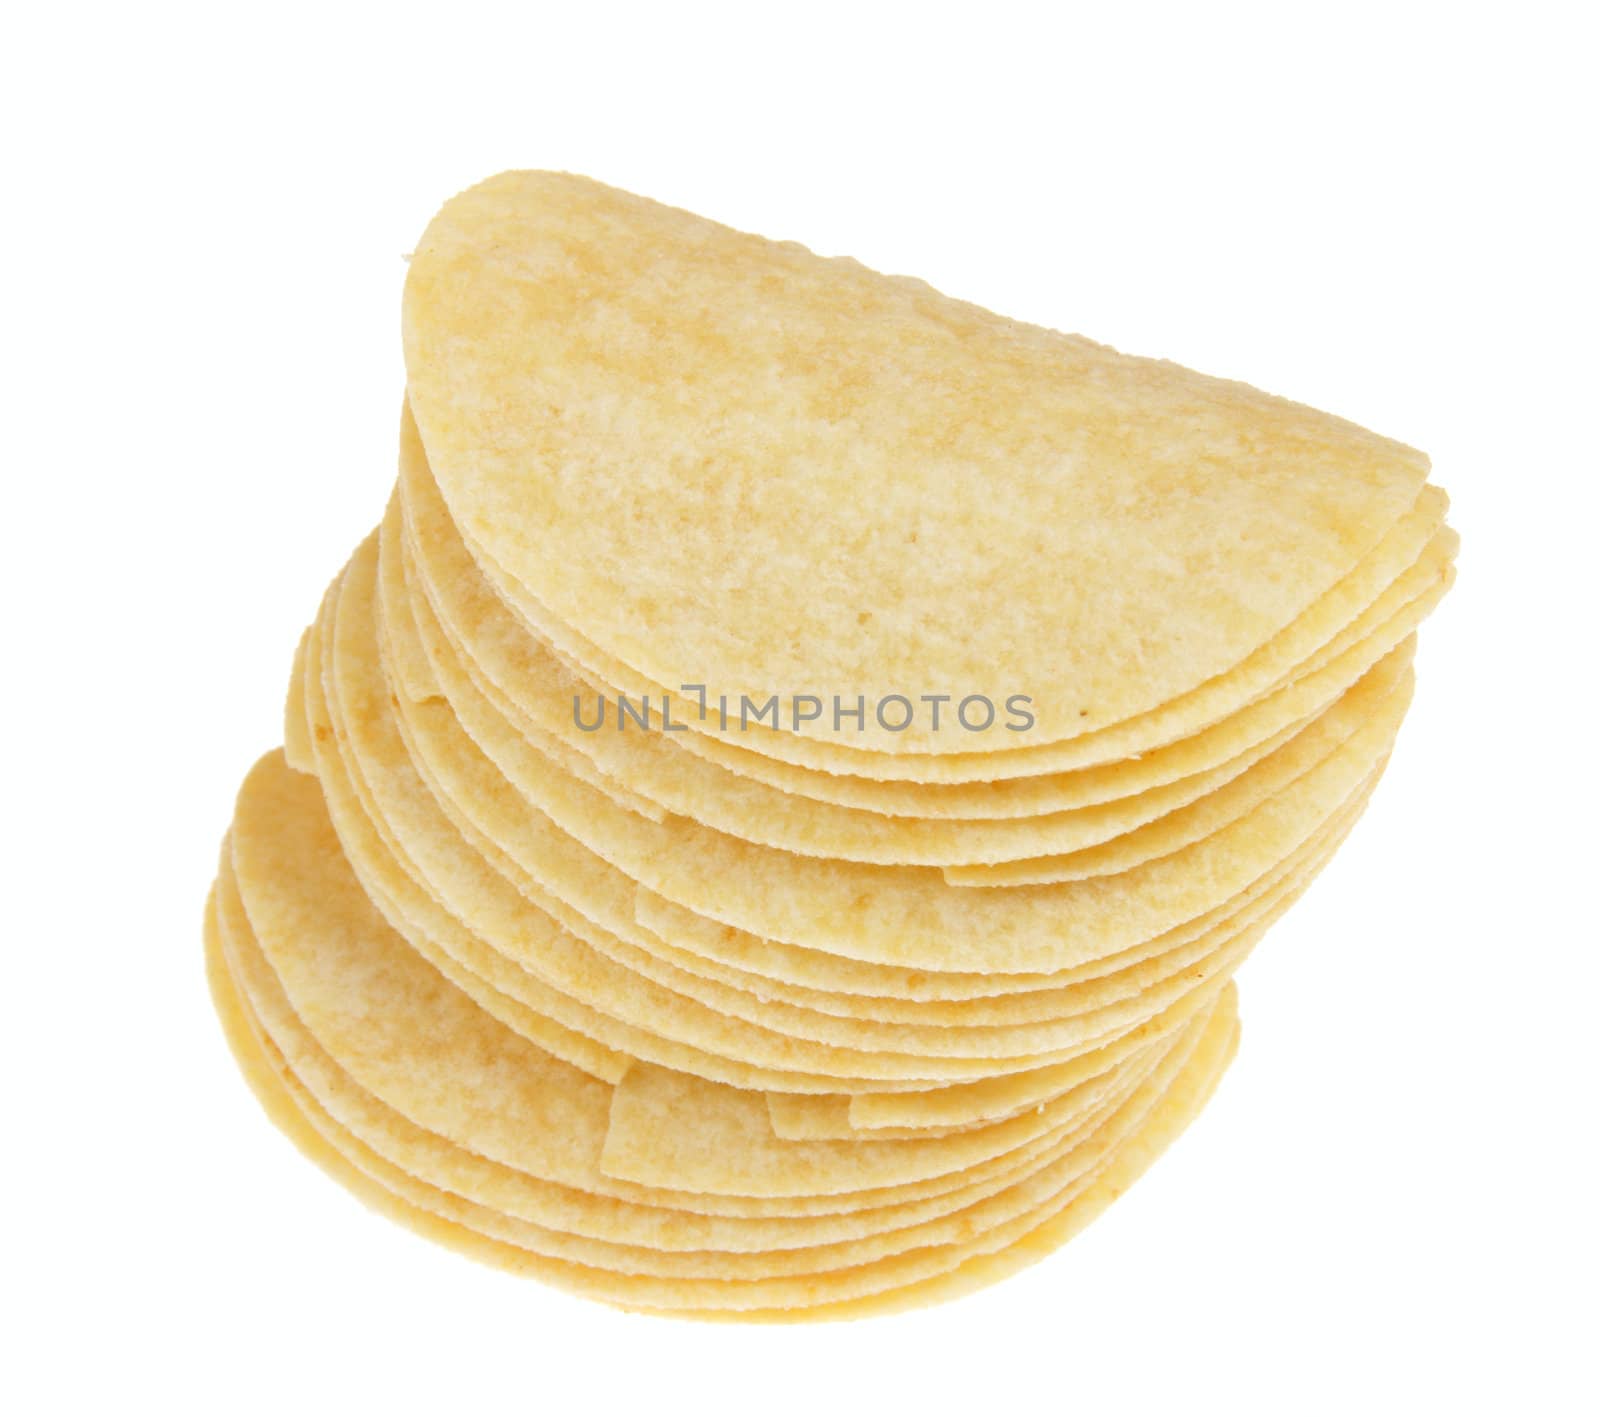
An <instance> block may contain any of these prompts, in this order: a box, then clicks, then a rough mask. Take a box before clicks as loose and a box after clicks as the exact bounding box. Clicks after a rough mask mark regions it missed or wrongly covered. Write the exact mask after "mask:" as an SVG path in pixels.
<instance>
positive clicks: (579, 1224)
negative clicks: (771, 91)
mask: <svg viewBox="0 0 1600 1417" xmlns="http://www.w3.org/2000/svg"><path fill="white" fill-rule="evenodd" d="M405 346H406V360H407V403H406V409H405V413H404V417H403V420H402V429H401V454H400V476H399V481H398V484H397V486H396V489H395V493H394V496H393V499H392V500H391V502H390V505H389V507H388V511H387V513H386V515H385V516H384V519H383V522H382V524H381V526H380V528H379V529H378V530H377V531H376V532H375V533H374V534H373V535H372V537H371V538H369V539H368V540H367V541H366V542H365V543H364V544H363V545H362V546H361V547H360V548H359V549H358V550H357V552H356V553H355V555H354V557H353V558H352V559H351V561H350V562H349V564H348V565H347V566H346V567H345V568H344V570H343V571H342V573H341V574H340V575H339V577H338V579H337V580H336V581H335V582H334V584H333V585H332V587H331V588H330V589H329V591H328V594H327V597H326V599H325V601H324V602H323V605H322V607H321V611H320V613H319V614H318V616H317V618H316V621H315V623H314V624H313V625H312V626H311V628H310V629H309V630H308V632H307V634H306V636H305V639H304V641H303V642H302V645H301V649H300V653H299V656H298V658H297V660H296V664H295V668H294V675H293V682H292V686H291V689H290V694H289V703H288V713H287V719H286V725H285V748H284V750H283V751H281V752H273V753H271V754H269V755H268V756H267V757H265V758H263V759H262V760H261V762H260V763H258V764H257V766H256V767H255V769H254V770H253V771H252V772H251V774H250V776H249V778H248V780H247V781H246V782H245V784H244V787H243V790H242V792H241V794H240V797H239V802H238V808H237V812H236V815H235V817H234V821H233V824H232V828H231V830H230V832H229V835H228V838H227V842H226V845H225V848H224V851H223V857H222V866H221V871H220V874H219V877H218V880H217V883H216V887H215V890H214V892H213V896H212V900H211V904H210V907H209V911H208V940H209V959H210V969H211V977H212V983H213V989H214V993H215V997H216V1000H217V1004H218V1008H219V1011H220V1013H221V1015H222V1018H223V1021H224V1024H225V1025H226V1028H227V1030H228V1035H229V1038H230V1041H231V1042H232V1045H233V1047H234V1049H235V1051H236V1053H237V1055H238V1058H239V1060H240V1063H241V1065H242V1067H243V1069H244V1071H245V1073H246V1074H247V1076H248V1078H249V1080H250V1081H251V1083H252V1085H253V1086H254V1088H255V1089H256V1091H257V1093H258V1094H259V1096H260V1098H261V1101H262V1103H263V1105H264V1106H265V1107H266V1108H267V1110H268V1111H269V1112H270V1113H271V1115H272V1116H273V1118H274V1120H275V1121H276V1122H277V1123H278V1124H279V1125H280V1126H281V1127H282V1128H283V1129H284V1130H285V1131H286V1132H288V1133H289V1134H290V1135H291V1136H292V1137H293V1138H294V1139H295V1141H296V1142H297V1143H298V1144H299V1145H300V1146H301V1147H302V1148H303V1149H304V1150H305V1151H306V1152H307V1153H308V1154H309V1155H311V1156H312V1157H313V1159H315V1160H317V1161H318V1162H319V1163H320V1164H321V1165H323V1166H324V1167H325V1168H326V1169H327V1170H328V1171H329V1172H331V1173H332V1174H333V1175H334V1176H335V1177H336V1178H337V1179H339V1180H340V1181H342V1182H343V1183H344V1184H345V1185H347V1186H348V1187H349V1188H350V1189H351V1190H353V1191H354V1192H356V1193H357V1194H358V1195H359V1196H361V1197H362V1198H363V1199H365V1200H366V1201H368V1202H369V1203H370V1204H372V1205H374V1206H376V1207H377V1208H379V1209H381V1210H384V1211H386V1212H387V1213H389V1214H391V1215H393V1216H395V1217H396V1218H398V1219H400V1220H402V1221H404V1222H405V1223H406V1224H408V1225H410V1226H412V1227H414V1228H416V1229H418V1230H420V1231H422V1232H423V1233H425V1234H428V1235H431V1236H434V1237H435V1238H437V1239H439V1240H441V1241H443V1242H444V1243H446V1244H449V1245H451V1246H454V1247H456V1248H458V1249H460V1250H462V1251H464V1252H466V1253H468V1254H471V1255H475V1256H477V1257H478V1258H481V1259H484V1260H487V1261H489V1262H491V1263H494V1264H498V1265H501V1266H504V1267H506V1268H510V1269H513V1270H516V1271H519V1272H525V1273H528V1274H531V1275H534V1276H536V1277H538V1278H541V1279H545V1280H548V1281H550V1282H551V1283H554V1284H557V1285H560V1286H563V1287H565V1288H569V1289H572V1290H574V1291H576V1292H579V1293H582V1294H586V1295H589V1296H592V1297H595V1298H598V1299H602V1300H605V1301H607V1302H610V1303H613V1304H618V1305H623V1306H626V1307H629V1308H635V1309H642V1310H652V1311H670V1312H677V1313H687V1314H695V1315H700V1316H727V1317H741V1318H768V1319H770V1318H794V1317H835V1316H844V1315H853V1314H858V1313H865V1312H873V1311H877V1310H881V1309H885V1308H892V1307H898V1306H902V1305H906V1304H913V1303H925V1302H930V1301H932V1300H936V1299H942V1298H945V1297H948V1296H950V1295H953V1294H957V1293H960V1292H963V1291H965V1290H967V1289H970V1288H973V1287H975V1286H977V1285H981V1284H984V1283H988V1282H990V1281H992V1280H993V1279H995V1278H997V1277H1000V1276H1003V1275H1005V1274H1006V1273H1008V1272H1010V1271H1012V1270H1014V1269H1016V1268H1018V1267H1020V1266H1022V1265H1024V1264H1027V1263H1029V1262H1031V1261H1033V1260H1035V1259H1037V1258H1038V1257H1040V1256H1041V1255H1042V1254H1044V1253H1046V1252H1047V1251H1049V1250H1050V1249H1051V1248H1053V1247H1054V1246H1056V1245H1058V1244H1059V1243H1060V1242H1061V1241H1063V1240H1064V1239H1065V1238H1067V1237H1068V1236H1070V1235H1071V1234H1072V1233H1074V1232H1075V1231H1076V1230H1077V1229H1078V1228H1080V1227H1081V1226H1082V1225H1084V1224H1085V1223H1086V1222H1087V1221H1088V1220H1090V1219H1092V1218H1093V1217H1094V1216H1095V1215H1096V1214H1098V1213H1099V1211H1100V1210H1102V1209H1103V1208H1104V1207H1105V1206H1106V1205H1107V1204H1108V1203H1109V1202H1110V1201H1111V1200H1113V1199H1114V1198H1115V1197H1116V1196H1118V1195H1119V1194H1120V1193H1121V1192H1122V1191H1123V1190H1125V1189H1126V1188H1127V1187H1128V1185H1129V1184H1130V1183H1131V1182H1132V1181H1133V1180H1134V1179H1135V1178H1137V1177H1138V1176H1139V1175H1140V1174H1141V1173H1142V1172H1143V1171H1144V1169H1145V1168H1146V1167H1147V1166H1148V1165H1149V1164H1150V1162H1151V1161H1152V1160H1153V1159H1154V1157H1155V1156H1157V1155H1158V1154H1159V1153H1160V1151H1161V1150H1162V1148H1163V1147H1165V1146H1166V1145H1167V1144H1168V1143H1169V1142H1170V1141H1171V1140H1172V1139H1173V1137H1175V1136H1176V1135H1177V1134H1178V1133H1179V1132H1180V1131H1181V1130H1182V1129H1183V1128H1184V1126H1185V1125H1186V1124H1187V1123H1188V1122H1189V1121H1190V1120H1191V1119H1192V1118H1193V1117H1194V1116H1195V1114H1196V1113H1197V1111H1198V1110H1199V1109H1200V1108H1201V1106H1202V1105H1203V1104H1204V1102H1205V1101H1206V1099H1207V1097H1208V1096H1209V1095H1210V1093H1211V1091H1212V1089H1213V1088H1214V1087H1215V1085H1216V1083H1217V1080H1218V1078H1219V1076H1220V1074H1221V1073H1222V1071H1223V1070H1224V1069H1225V1067H1226V1066H1227V1064H1228V1061H1229V1059H1230V1057H1231V1056H1232V1054H1233V1051H1234V1048H1235V1045H1236V1041H1237V1037H1238V1021H1237V1016H1236V1008H1235V994H1234V986H1233V984H1232V982H1231V980H1232V976H1233V974H1234V971H1235V970H1236V969H1237V968H1238V966H1239V964H1240V962H1241V961H1242V960H1243V959H1244V958H1245V957H1246V956H1247V955H1248V954H1249V952H1250V950H1251V949H1252V948H1253V947H1254V946H1255V944H1256V943H1257V941H1259V940H1260V939H1261V937H1262V935H1263V934H1264V933H1265V932H1266V931H1267V929H1268V928H1269V927H1270V926H1271V924H1272V922H1273V921H1274V920H1276V919H1277V918H1278V917H1279V916H1280V915H1281V914H1283V912H1284V911H1285V910H1287V909H1288V908H1289V906H1290V905H1291V904H1292V903H1293V902H1294V901H1295V900H1296V899H1297V898H1298V896H1299V895H1300V894H1301V892H1303V891H1304V890H1305V889H1306V887H1307V885H1308V884H1309V883H1310V882H1311V880H1312V879H1313V878H1314V877H1315V876H1316V874H1317V872H1318V870H1319V869H1320V868H1321V867H1322V865H1323V864H1324V863H1325V862H1326V861H1327V860H1328V858H1329V856H1330V855H1331V854H1332V853H1333V851H1334V850H1335V849H1336V848H1337V847H1338V845H1339V843H1340V842H1341V841H1342V840H1343V839H1344V837H1345V836H1346V834H1347V833H1348V832H1349V831H1350V829H1351V827H1352V825H1353V824H1354V822H1355V820H1356V818H1357V817H1358V816H1359V815H1360V813H1361V811H1362V809H1363V807H1364V805H1365V804H1366V802H1367V799H1368V797H1369V796H1370V794H1371V792H1372V791H1373V788H1374V785H1375V783H1376V781H1377V779H1378V777H1379V775H1380V774H1381V773H1382V771H1383V768H1384V764H1385V763H1386V761H1387V758H1388V755H1389V752H1390V750H1391V748H1392V746H1393V744H1394V740H1395V735H1396V732H1397V730H1398V728H1399V726H1400V722H1401V719H1402V717H1403V715H1404V713H1405V710H1406V707H1407V703H1408V701H1409V698H1410V695H1411V688H1412V668H1411V661H1412V652H1413V646H1414V639H1415V631H1416V628H1417V626H1418V624H1419V623H1420V622H1421V620H1422V619H1423V618H1424V617H1425V616H1426V615H1427V614H1428V613H1429V611H1430V610H1431V609H1432V608H1433V606H1434V605H1435V604H1436V603H1437V602H1438V601H1439V599H1440V597H1441V596H1442V595H1443V594H1444V592H1445V590H1446V589H1447V587H1448V586H1449V584H1450V580H1451V576H1452V564H1453V559H1454V555H1455V550H1456V541H1455V537H1454V534H1453V533H1452V532H1451V531H1450V530H1449V529H1448V528H1446V527H1445V526H1444V515H1445V498H1444V496H1443V494H1442V493H1441V492H1439V491H1438V490H1437V489H1436V488H1433V487H1430V486H1427V485H1426V476H1427V462H1426V460H1425V459H1424V458H1423V457H1422V456H1421V455H1420V454H1418V453H1416V452H1414V451H1412V450H1410V449H1408V448H1405V447H1402V446H1400V445H1398V444H1395V443H1392V442H1389V441H1387V440H1385V439H1382V438H1379V437H1377V436H1375V435H1373V434H1370V433H1367V432H1365V431H1363V430H1362V429H1360V428H1357V427H1354V426H1352V425H1350V424H1347V423H1344V422H1342V421H1340V420H1337V419H1334V418H1331V417H1329V416H1327V415H1324V414H1321V413H1316V412H1313V411H1311V410H1309V409H1306V408H1303V407H1300V406H1297V405H1294V404H1290V403H1286V402H1284V401H1282V400H1279V399H1276V398H1271V397H1268V396H1267V395H1264V394H1261V393H1258V392H1256V391H1255V390H1253V389H1249V388H1246V387H1244V386H1241V385H1237V384H1230V383H1225V382H1221V381H1218V380H1214V379H1209V378H1205V377H1202V376H1200V375H1196V374H1193V373H1190V372H1188V371H1186V370H1183V369H1180V368H1177V367H1175V366H1173V365H1170V364H1164V363H1157V362H1153V361H1148V360H1140V359H1134V358H1129V357H1126V356H1123V355H1121V354H1118V353H1116V352H1114V351H1112V350H1109V349H1106V348H1103V347H1101V346H1097V345H1094V344H1092V343H1089V342H1088V341H1085V340H1082V339H1079V338H1076V337H1072V336H1064V335H1060V334H1057V333H1053V332H1050V331H1046V330H1041V329H1037V328H1033V327H1030V326H1026V325H1021V324H1017V323H1014V322H1012V321H1009V320H1004V319H1001V318H999V317H997V316H994V315H991V314H988V313H986V312H984V311H982V310H979V309H976V308H973V307H971V306H968V305H964V304H961V303H959V302H956V301H953V300H950V299H948V298H946V297H944V296H941V295H939V294H938V293H936V292H935V291H933V290H931V289H929V288H928V287H927V286H925V285H923V284H921V283H919V282H915V281H910V280H905V279H900V278H890V277H885V276H882V275H878V274H875V273H873V272H870V271H868V270H866V269H864V268H862V267H861V266H859V265H857V264H855V263H853V262H849V261H833V260H823V259H820V258H818V257H816V256H813V255H811V254H810V253H808V252H807V251H805V250H803V249H801V248H799V247H797V246H793V245H780V244H773V243H770V242H767V241H763V240H760V239H758V238H755V237H751V236H747V235H743V234H740V233H737V232H734V231H730V230H727V229H725V228H722V227H720V226H717V225H714V224H712V223H710V222H706V221H703V220H701V219H699V218H696V217H693V216H690V215H688V214H686V213H683V212H679V211H675V210H672V209H669V208H665V207H661V206H658V205H656V204H654V203H651V202H647V201H643V200H641V199H638V198H635V197H631V196H628V195H626V194H624V193H621V192H617V191H614V190H612V189H609V188H606V187H603V186H600V185H598V184H595V183H592V182H588V181H585V180H582V179H578V178H573V177H568V176H559V175H550V174H536V173H534V174H530V173H517V174H508V175H505V176H502V177H500V178H496V179H494V180H492V181H490V182H488V183H485V184H484V185H482V186H480V187H478V188H475V189H473V190H471V191H469V192H467V193H465V194H463V195H462V196H460V197H458V198H456V199H455V200H454V201H452V202H451V203H450V204H449V205H448V206H446V207H445V208H444V210H443V211H442V212H441V213H440V214H439V216H438V217H437V218H436V219H435V220H434V222H433V224H432V225H431V226H430V228H429V230H428V232H427V234H426V235H425V237H424V239H423V241H422V244H421V246H420V248H419V250H418V251H417V252H416V254H415V257H414V258H413V261H412V264H411V268H410V274H409V277H408V282H407V289H406V297H405Z"/></svg>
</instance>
